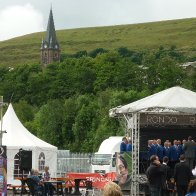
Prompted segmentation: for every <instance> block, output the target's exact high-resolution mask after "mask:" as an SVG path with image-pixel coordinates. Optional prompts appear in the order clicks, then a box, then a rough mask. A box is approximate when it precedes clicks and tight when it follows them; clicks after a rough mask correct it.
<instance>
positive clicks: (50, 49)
mask: <svg viewBox="0 0 196 196" xmlns="http://www.w3.org/2000/svg"><path fill="white" fill-rule="evenodd" d="M54 61H60V47H59V43H58V41H57V38H56V31H55V26H54V20H53V14H52V8H51V9H50V15H49V19H48V26H47V31H46V35H45V38H44V39H42V43H41V64H42V65H44V66H47V65H48V64H50V63H52V62H54Z"/></svg>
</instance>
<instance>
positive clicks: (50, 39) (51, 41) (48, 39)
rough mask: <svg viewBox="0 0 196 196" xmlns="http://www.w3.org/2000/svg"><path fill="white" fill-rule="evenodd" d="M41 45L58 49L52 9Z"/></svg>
mask: <svg viewBox="0 0 196 196" xmlns="http://www.w3.org/2000/svg"><path fill="white" fill-rule="evenodd" d="M43 44H47V47H49V48H56V47H58V48H59V44H58V41H57V38H56V31H55V26H54V19H53V13H52V9H50V14H49V19H48V26H47V31H46V35H45V38H44V40H43Z"/></svg>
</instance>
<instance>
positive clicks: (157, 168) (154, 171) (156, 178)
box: [146, 155, 164, 196]
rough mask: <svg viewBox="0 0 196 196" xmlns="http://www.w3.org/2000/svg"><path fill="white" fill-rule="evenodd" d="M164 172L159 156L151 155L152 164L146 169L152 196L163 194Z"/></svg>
mask: <svg viewBox="0 0 196 196" xmlns="http://www.w3.org/2000/svg"><path fill="white" fill-rule="evenodd" d="M163 174H164V172H163V170H162V167H161V163H160V161H159V158H158V156H156V155H152V156H151V157H150V166H149V167H148V168H147V170H146V175H147V178H148V181H149V189H150V193H151V196H161V187H162V175H163Z"/></svg>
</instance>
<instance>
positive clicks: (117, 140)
mask: <svg viewBox="0 0 196 196" xmlns="http://www.w3.org/2000/svg"><path fill="white" fill-rule="evenodd" d="M121 142H122V137H119V136H111V137H109V138H108V139H105V140H104V141H103V142H102V143H101V145H100V147H99V150H98V152H97V153H98V154H114V153H115V152H120V144H121Z"/></svg>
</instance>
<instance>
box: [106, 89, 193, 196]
mask: <svg viewBox="0 0 196 196" xmlns="http://www.w3.org/2000/svg"><path fill="white" fill-rule="evenodd" d="M109 115H110V117H117V118H119V120H120V121H123V122H124V124H125V126H126V132H127V133H128V135H129V136H130V137H131V139H132V145H133V149H132V181H131V192H130V195H131V196H137V195H138V193H139V192H140V190H139V186H140V184H142V183H143V182H142V180H143V178H142V176H140V174H139V152H140V131H141V128H146V127H157V128H160V127H162V128H163V127H176V126H177V127H178V126H181V127H188V128H196V93H195V92H192V91H190V90H187V89H184V88H181V87H172V88H169V89H166V90H164V91H161V92H159V93H156V94H153V95H151V96H148V97H145V98H143V99H141V100H138V101H135V102H133V103H130V104H127V105H124V106H118V107H115V108H112V109H110V111H109ZM187 134H188V133H187Z"/></svg>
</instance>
